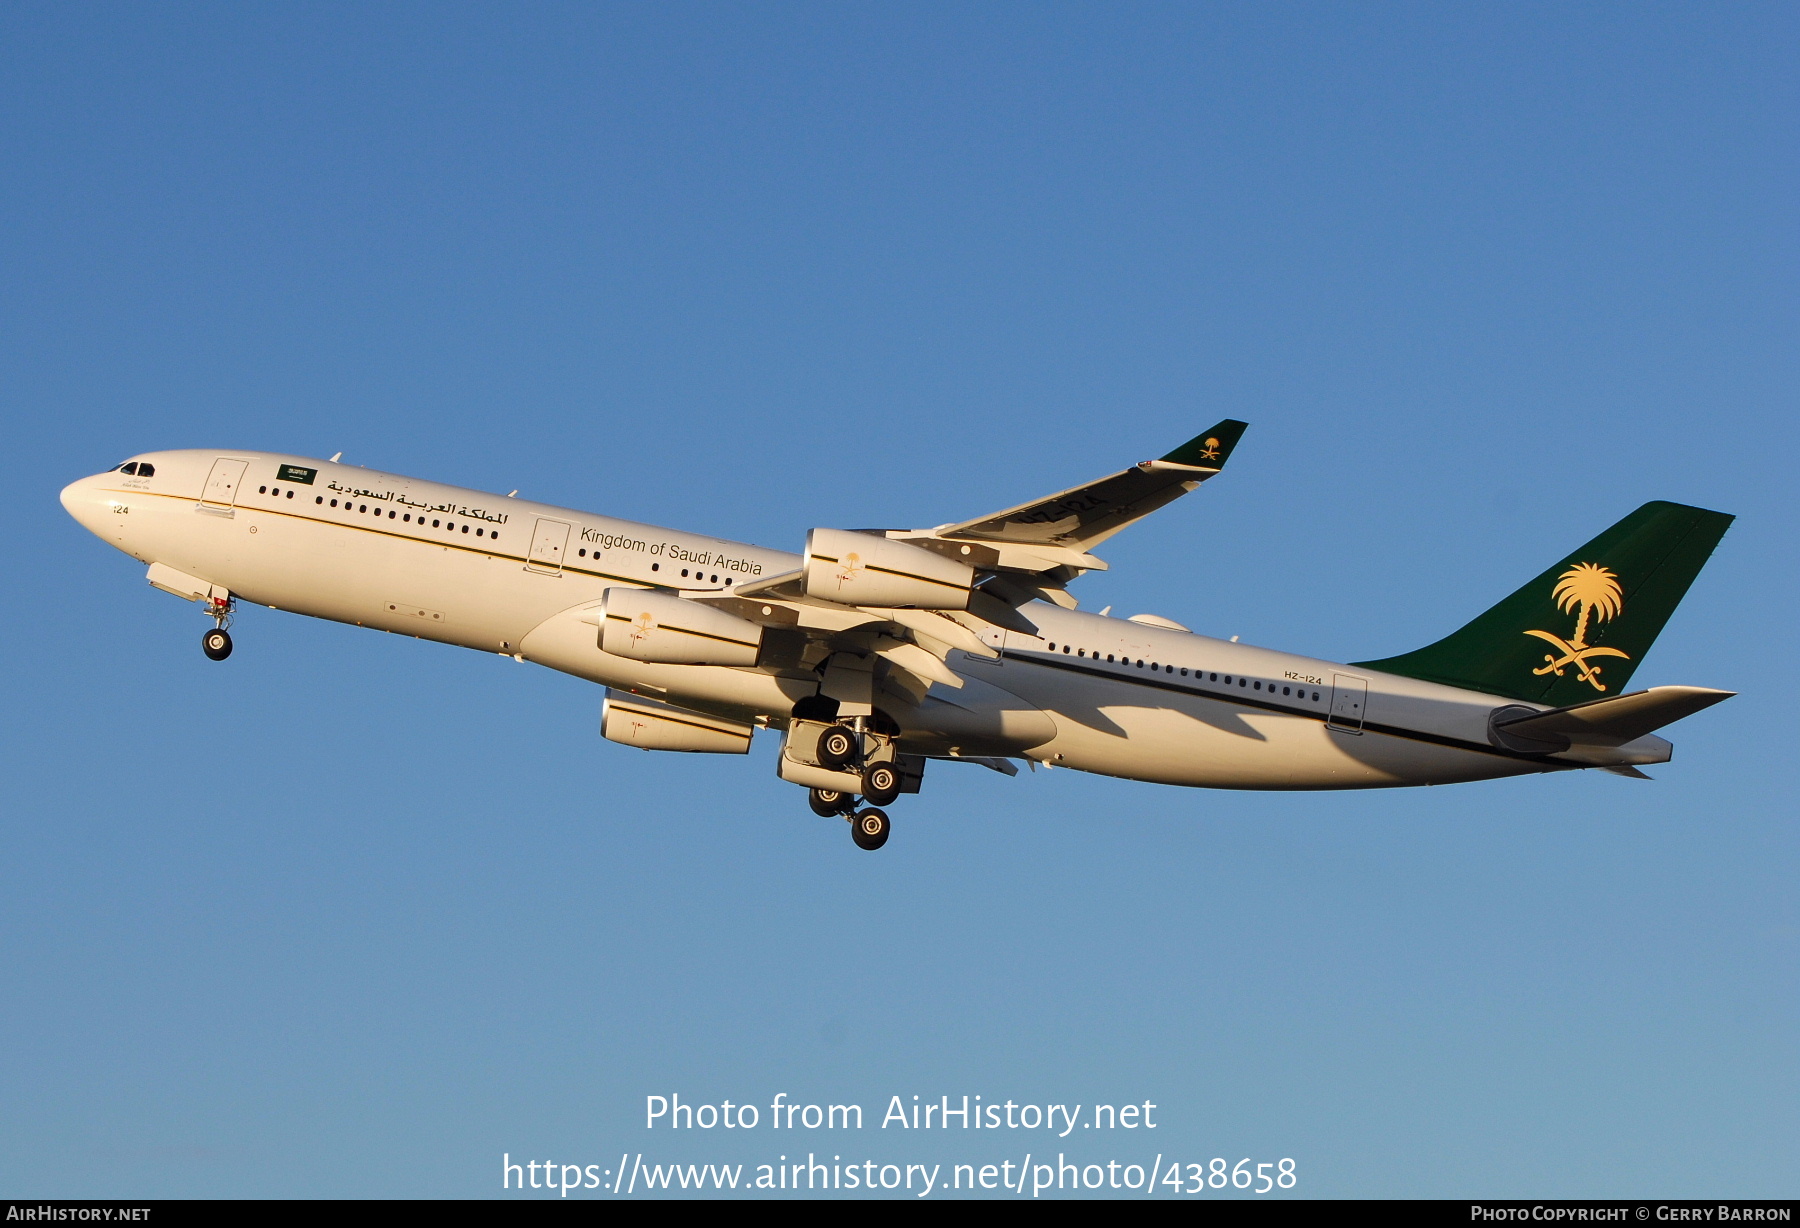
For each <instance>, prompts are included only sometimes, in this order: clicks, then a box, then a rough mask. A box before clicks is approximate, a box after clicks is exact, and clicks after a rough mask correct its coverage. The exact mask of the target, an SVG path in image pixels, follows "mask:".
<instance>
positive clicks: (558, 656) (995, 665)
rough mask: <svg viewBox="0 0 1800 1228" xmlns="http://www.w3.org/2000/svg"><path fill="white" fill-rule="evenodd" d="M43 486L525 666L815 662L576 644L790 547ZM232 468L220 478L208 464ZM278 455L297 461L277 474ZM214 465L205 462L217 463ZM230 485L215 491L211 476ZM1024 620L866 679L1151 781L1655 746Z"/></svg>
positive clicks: (290, 490)
mask: <svg viewBox="0 0 1800 1228" xmlns="http://www.w3.org/2000/svg"><path fill="white" fill-rule="evenodd" d="M135 460H137V461H141V462H148V463H150V464H151V465H152V466H153V467H154V471H155V472H154V475H153V476H150V477H137V476H126V475H124V474H122V473H120V472H117V471H114V472H109V473H104V474H99V475H96V476H94V477H90V478H83V479H81V480H80V481H77V482H75V483H73V484H72V485H70V486H69V487H68V488H67V489H65V490H64V491H63V494H62V499H63V504H64V506H65V507H66V508H68V510H69V512H70V514H71V515H73V516H74V517H75V518H76V520H78V521H80V522H81V523H82V524H83V525H84V526H86V527H87V528H88V529H90V530H91V531H92V532H93V533H95V534H96V535H97V536H99V537H101V538H103V539H104V540H106V541H107V542H109V543H111V544H112V545H114V546H116V547H118V548H119V549H120V550H123V551H124V552H125V553H127V554H130V555H132V556H133V557H134V558H137V559H139V560H140V561H143V562H145V563H151V564H161V565H163V566H164V567H167V568H172V569H175V570H176V571H178V572H180V573H184V574H185V575H188V576H192V577H197V578H199V579H201V580H204V581H206V582H207V583H210V584H212V585H216V586H218V587H219V588H221V589H228V590H229V591H230V593H231V594H232V595H233V596H234V597H236V598H238V599H240V600H243V601H247V602H253V603H255V604H258V605H265V606H269V607H271V608H276V609H283V610H291V611H294V612H296V613H300V614H309V615H312V616H314V617H318V618H328V619H333V620H336V621H338V622H345V623H353V624H355V625H357V626H364V627H373V628H377V629H379V630H382V631H388V632H394V633H397V634H404V635H412V636H416V637H418V638H421V639H430V640H439V641H442V642H444V643H447V644H456V645H460V646H462V647H465V648H475V649H481V650H484V651H488V652H496V653H501V654H505V655H508V656H515V657H518V658H520V659H522V660H526V661H532V662H536V663H538V664H542V665H547V666H549V667H551V668H552V669H557V670H561V671H563V672H565V673H570V674H574V675H576V676H578V677H582V678H586V679H589V680H591V681H594V682H597V683H602V684H604V685H606V686H609V687H613V688H616V689H618V690H621V691H632V692H637V693H639V694H643V695H646V696H652V697H655V698H657V699H660V700H663V701H665V702H667V703H671V704H676V705H679V706H682V707H688V708H692V709H695V710H698V711H704V712H712V713H716V714H719V715H722V716H730V717H734V718H737V719H743V720H754V721H757V722H758V723H762V724H768V725H775V726H778V727H779V726H783V725H785V724H786V721H787V719H788V715H789V713H790V711H791V710H792V707H793V705H794V703H795V702H796V701H797V700H799V699H802V698H804V697H806V696H808V695H811V694H813V693H814V692H815V691H816V690H817V687H818V676H817V674H816V673H814V672H811V671H809V670H804V669H799V668H791V669H785V670H784V669H781V668H779V666H776V667H770V666H767V665H765V666H761V667H743V668H729V667H721V666H704V665H655V664H646V663H643V662H639V661H635V660H631V659H628V658H625V657H620V656H615V655H612V654H609V653H606V652H604V651H602V650H601V649H600V647H599V645H598V642H597V637H596V632H595V626H594V623H593V618H592V611H593V609H594V608H595V607H596V606H598V604H599V603H600V600H601V596H602V594H603V592H604V591H605V590H606V589H608V588H617V587H621V586H636V587H643V588H666V589H671V590H680V591H684V592H693V591H711V592H718V593H730V592H731V591H732V590H733V589H734V588H737V587H741V586H743V585H745V584H747V583H751V582H753V581H755V580H758V579H761V578H765V577H769V576H774V575H778V574H781V573H783V572H788V571H792V570H793V569H794V568H796V567H797V566H798V565H799V562H800V560H799V558H798V556H796V555H793V554H788V553H785V552H782V551H776V550H765V549H762V548H760V547H756V546H746V545H742V544H739V543H736V542H730V541H724V540H721V539H719V538H713V537H706V536H701V535H696V534H688V533H680V532H676V531H673V530H669V529H663V528H658V527H656V526H653V525H646V524H638V523H634V522H632V521H626V520H616V519H613V518H610V517H606V516H597V515H594V514H592V513H588V512H580V511H574V510H571V509H568V508H560V507H553V506H549V505H546V504H539V503H532V502H529V501H526V500H522V499H514V498H508V497H505V496H495V495H491V494H486V493H483V492H479V491H472V490H467V489H463V488H459V487H454V486H446V485H442V484H440V483H435V482H425V481H420V480H418V479H414V478H405V477H399V476H395V475H391V474H386V473H380V472H376V471H373V470H369V469H363V468H359V467H356V466H352V465H342V464H333V463H331V462H328V461H320V460H313V459H309V458H305V457H298V456H287V455H277V454H271V453H262V452H214V451H200V450H187V451H171V452H155V453H146V454H143V455H141V456H139V457H137V458H135ZM221 460H225V461H227V462H236V461H241V462H243V470H242V473H241V476H240V477H237V478H236V479H235V480H234V481H232V482H230V483H223V482H222V479H221V478H220V477H219V476H218V475H219V474H220V473H221V469H220V468H219V462H220V461H221ZM283 466H298V467H301V468H303V469H305V470H310V471H313V473H314V476H313V478H312V480H311V482H310V483H304V482H298V481H284V480H282V479H281V477H280V476H278V475H279V474H280V473H281V472H282V467H283ZM234 471H235V470H234V467H233V466H230V465H227V466H226V467H225V470H224V472H225V474H226V476H227V477H229V476H230V473H231V472H234ZM227 486H229V487H230V488H229V489H227V488H226V487H227ZM1023 613H1025V614H1026V616H1027V617H1028V619H1029V621H1030V622H1032V623H1034V624H1036V626H1037V629H1038V630H1037V634H1035V635H1028V634H1024V633H1021V632H1018V631H1009V632H1003V633H996V634H995V635H993V636H991V637H990V643H991V645H992V646H993V647H995V648H998V649H1000V655H999V656H998V657H997V658H995V659H992V660H989V659H986V658H983V657H979V656H975V655H971V654H965V653H962V652H953V653H952V654H951V657H950V659H949V661H948V662H947V664H948V665H949V667H950V668H951V669H952V670H953V671H954V672H955V673H956V674H957V675H958V676H959V677H961V678H962V679H964V685H963V686H962V687H960V688H956V687H949V686H946V685H944V684H943V683H936V684H934V685H932V687H931V689H930V691H929V692H928V693H927V694H926V696H925V697H924V699H923V700H921V701H916V702H915V701H914V700H913V699H912V698H910V697H909V696H906V695H903V694H898V693H896V694H892V695H884V696H883V698H882V700H881V706H882V709H883V710H884V711H886V712H888V713H889V714H890V715H891V716H892V717H893V718H894V719H895V720H896V721H897V722H898V723H899V725H900V727H901V729H902V730H903V739H902V744H903V746H904V747H905V748H906V749H908V750H911V751H917V752H919V753H924V754H956V755H964V756H993V755H1004V756H1024V757H1028V758H1030V759H1033V760H1037V761H1039V762H1044V763H1050V764H1055V765H1057V766H1064V767H1073V768H1079V769H1081V770H1083V771H1089V772H1096V773H1101V774H1104V775H1109V776H1119V777H1126V778H1130V779H1135V780H1147V781H1155V782H1159V783H1165V784H1179V785H1200V786H1211V787H1219V788H1241V789H1331V788H1363V787H1379V786H1392V785H1419V784H1442V783H1449V782H1454V781H1466V780H1481V779H1490V778H1494V777H1501V776H1513V775H1519V774H1522V773H1529V772H1541V771H1546V770H1557V769H1563V768H1575V767H1589V766H1615V765H1618V766H1622V765H1629V764H1643V763H1655V762H1661V761H1663V760H1666V759H1667V758H1668V753H1669V744H1668V743H1667V742H1665V741H1663V740H1662V739H1661V738H1656V737H1645V738H1641V739H1639V740H1638V741H1636V742H1633V743H1630V744H1629V745H1627V746H1624V747H1620V748H1617V749H1608V750H1605V751H1595V750H1592V749H1589V750H1577V751H1572V752H1566V753H1564V754H1561V755H1550V756H1544V755H1522V754H1517V753H1513V752H1510V751H1506V750H1503V749H1500V748H1498V747H1496V746H1494V745H1492V744H1491V743H1490V740H1489V733H1488V722H1489V718H1490V716H1491V714H1492V713H1493V712H1494V710H1495V709H1496V708H1498V707H1501V706H1505V705H1506V704H1508V702H1509V701H1507V700H1504V699H1500V698H1497V697H1495V696H1492V695H1486V694H1482V693H1479V692H1475V691H1466V690H1461V689H1458V688H1455V687H1448V686H1441V685H1438V684H1435V683H1429V682H1421V681H1417V680H1415V679H1410V678H1403V677H1397V676H1394V675H1388V674H1382V673H1379V672H1375V671H1369V670H1358V669H1353V668H1349V667H1346V666H1342V665H1336V664H1333V663H1331V662H1328V661H1320V660H1316V659H1314V658H1311V657H1302V656H1296V655H1293V654H1290V653H1282V652H1275V651H1271V650H1269V649H1264V648H1256V647H1252V646H1250V645H1247V644H1238V643H1231V642H1226V641H1222V640H1216V639H1210V638H1207V637H1205V636H1200V635H1193V634H1189V633H1187V632H1184V631H1177V630H1171V629H1167V628H1161V627H1155V626H1150V625H1146V624H1143V623H1138V622H1133V621H1129V620H1124V619H1114V618H1106V617H1102V616H1098V615H1094V614H1089V613H1085V612H1083V611H1079V610H1066V609H1063V608H1061V607H1058V606H1055V605H1051V604H1049V603H1046V602H1033V603H1031V604H1030V605H1028V606H1027V607H1025V609H1024V611H1023Z"/></svg>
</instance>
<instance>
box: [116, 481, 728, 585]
mask: <svg viewBox="0 0 1800 1228" xmlns="http://www.w3.org/2000/svg"><path fill="white" fill-rule="evenodd" d="M104 493H106V494H114V495H149V496H150V497H151V498H152V499H173V500H175V501H176V502H177V503H194V504H196V506H198V505H199V504H200V502H201V501H197V500H194V499H191V498H189V497H187V496H186V495H169V494H163V493H162V492H160V491H154V490H109V491H106V492H104ZM205 506H207V507H210V508H213V509H215V510H217V511H244V512H255V513H257V514H258V515H262V516H283V517H286V518H287V519H289V520H300V521H304V522H305V523H307V524H322V525H324V526H326V527H327V528H332V529H353V530H355V531H356V532H358V533H372V534H374V535H375V536H376V537H387V538H391V539H393V540H394V541H400V542H411V543H413V544H414V545H418V546H438V547H441V548H443V549H445V550H461V551H462V552H463V553H465V554H479V555H483V556H486V557H489V558H496V559H506V560H508V561H510V562H514V563H524V564H526V565H527V566H530V565H531V563H532V559H531V558H530V557H528V556H526V555H521V554H508V553H507V552H506V551H504V550H484V549H482V548H481V547H479V546H465V545H463V544H462V543H461V542H457V541H439V540H436V539H435V538H423V537H413V536H411V535H409V534H406V533H396V532H391V531H389V530H388V529H385V528H384V529H371V528H369V527H368V526H367V525H361V524H341V523H339V522H338V521H335V520H326V519H325V518H324V517H322V516H306V515H302V514H301V513H299V512H290V511H286V510H285V509H282V508H266V507H251V506H248V505H246V504H242V503H234V504H232V505H231V506H230V507H221V506H220V505H218V504H216V503H207V504H205ZM352 514H353V515H361V513H352ZM520 531H521V532H522V531H523V530H520ZM557 571H558V572H564V571H572V572H574V573H575V574H576V575H578V576H592V577H594V579H596V580H618V581H620V582H622V583H625V584H630V585H634V586H636V587H638V588H647V589H655V588H658V587H663V586H660V585H656V584H652V583H651V582H649V581H648V580H634V579H632V578H631V577H630V576H616V575H614V574H612V573H611V572H609V571H591V570H589V569H588V568H586V567H576V566H574V565H573V564H569V563H559V564H558V565H557ZM540 574H541V573H540ZM667 587H670V588H673V587H674V586H673V585H669V586H667ZM714 591H717V592H721V593H722V592H724V591H725V590H724V589H717V590H714Z"/></svg>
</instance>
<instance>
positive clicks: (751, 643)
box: [606, 614, 761, 648]
mask: <svg viewBox="0 0 1800 1228" xmlns="http://www.w3.org/2000/svg"><path fill="white" fill-rule="evenodd" d="M606 621H607V622H609V623H628V622H630V621H631V618H630V616H629V615H625V614H608V615H607V616H606ZM656 626H657V628H658V629H659V630H663V631H673V632H674V633H675V634H676V635H691V636H693V637H694V638H695V639H697V640H717V641H719V643H721V644H730V645H732V646H733V647H735V648H758V647H761V645H760V644H758V643H757V641H755V640H734V639H732V638H730V637H729V636H724V635H714V634H712V633H711V632H710V631H689V630H688V629H687V628H686V627H671V626H670V625H669V624H668V623H657V624H656Z"/></svg>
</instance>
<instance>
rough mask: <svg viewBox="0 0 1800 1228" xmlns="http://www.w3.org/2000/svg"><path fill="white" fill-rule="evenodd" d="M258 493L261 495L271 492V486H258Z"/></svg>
mask: <svg viewBox="0 0 1800 1228" xmlns="http://www.w3.org/2000/svg"><path fill="white" fill-rule="evenodd" d="M256 493H257V494H259V495H266V494H268V493H269V488H268V487H267V486H258V487H257V488H256Z"/></svg>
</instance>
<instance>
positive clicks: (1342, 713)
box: [1325, 674, 1369, 733]
mask: <svg viewBox="0 0 1800 1228" xmlns="http://www.w3.org/2000/svg"><path fill="white" fill-rule="evenodd" d="M1368 706H1369V680H1368V679H1367V678H1357V677H1354V676H1352V675H1350V674H1333V675H1332V676H1331V717H1330V719H1329V720H1327V721H1326V722H1325V723H1326V724H1327V725H1329V726H1330V727H1331V728H1333V729H1339V730H1342V731H1343V732H1345V733H1361V732H1362V727H1363V710H1364V709H1365V708H1367V707H1368Z"/></svg>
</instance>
